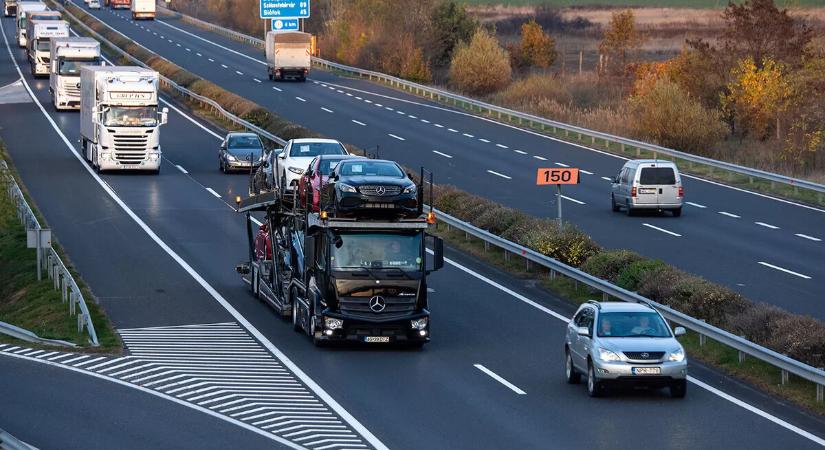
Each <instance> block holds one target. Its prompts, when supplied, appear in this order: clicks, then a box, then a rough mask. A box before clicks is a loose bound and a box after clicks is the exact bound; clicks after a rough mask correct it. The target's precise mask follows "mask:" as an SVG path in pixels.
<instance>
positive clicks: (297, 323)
mask: <svg viewBox="0 0 825 450" xmlns="http://www.w3.org/2000/svg"><path fill="white" fill-rule="evenodd" d="M295 294H296V292H295V288H293V289H291V290H290V291H289V300H290V302H291V303H292V329H293V330H295V331H296V332H297V331H301V321H300V319H299V317H298V302H297V301H296V300H295V297H297V295H295Z"/></svg>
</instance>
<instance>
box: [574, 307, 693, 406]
mask: <svg viewBox="0 0 825 450" xmlns="http://www.w3.org/2000/svg"><path fill="white" fill-rule="evenodd" d="M683 334H685V329H684V328H682V327H676V329H675V330H674V332H671V331H670V327H669V326H668V324H667V322H666V321H665V319H664V318H663V317H662V315H661V314H659V312H658V311H656V310H655V309H653V308H652V307H650V306H649V305H646V304H644V303H624V302H597V301H594V300H590V301H588V302H587V303H585V304H583V305H581V306H580V307H579V309H578V311H576V315H575V316H573V320H571V321H570V323H569V324H568V325H567V335H566V337H565V343H564V358H565V364H564V365H565V367H564V369H565V375H566V377H567V382H568V383H570V384H576V383H578V382H579V381H580V380H581V374H586V376H587V393H588V394H589V395H590V396H591V397H599V396H601V395H603V394H604V392H605V390H606V388H607V386H608V385H611V384H630V385H644V386H649V387H654V388H662V387H669V388H670V395H671V396H672V397H676V398H683V397H684V396H685V393H686V392H687V358H686V357H685V350H684V349H683V348H682V346H681V344H679V342H678V341H677V340H676V337H677V336H681V335H683Z"/></svg>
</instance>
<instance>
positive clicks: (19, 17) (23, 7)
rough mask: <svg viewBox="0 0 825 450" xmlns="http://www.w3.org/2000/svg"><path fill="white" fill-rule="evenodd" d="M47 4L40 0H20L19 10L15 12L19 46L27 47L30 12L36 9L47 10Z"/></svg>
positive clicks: (16, 34)
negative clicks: (27, 26)
mask: <svg viewBox="0 0 825 450" xmlns="http://www.w3.org/2000/svg"><path fill="white" fill-rule="evenodd" d="M45 10H46V5H44V4H43V3H40V2H19V3H18V4H17V11H16V12H15V24H16V27H17V31H16V33H15V36H17V46H18V47H20V48H26V21H27V18H28V15H29V13H32V12H35V11H45Z"/></svg>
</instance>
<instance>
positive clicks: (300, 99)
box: [295, 97, 306, 102]
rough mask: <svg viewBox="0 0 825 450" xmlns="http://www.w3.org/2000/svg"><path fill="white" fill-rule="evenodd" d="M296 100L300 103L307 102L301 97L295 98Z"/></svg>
mask: <svg viewBox="0 0 825 450" xmlns="http://www.w3.org/2000/svg"><path fill="white" fill-rule="evenodd" d="M295 100H298V101H299V102H305V101H306V100H304V99H302V98H301V97H295Z"/></svg>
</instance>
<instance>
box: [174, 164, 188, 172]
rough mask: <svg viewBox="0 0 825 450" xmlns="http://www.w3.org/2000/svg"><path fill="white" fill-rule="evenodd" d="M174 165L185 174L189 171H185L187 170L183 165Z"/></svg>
mask: <svg viewBox="0 0 825 450" xmlns="http://www.w3.org/2000/svg"><path fill="white" fill-rule="evenodd" d="M175 167H177V168H178V170H180V171H181V172H183V173H185V174H188V173H189V172H187V171H186V169H184V168H183V167H181V166H179V165H177V164H175Z"/></svg>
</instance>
